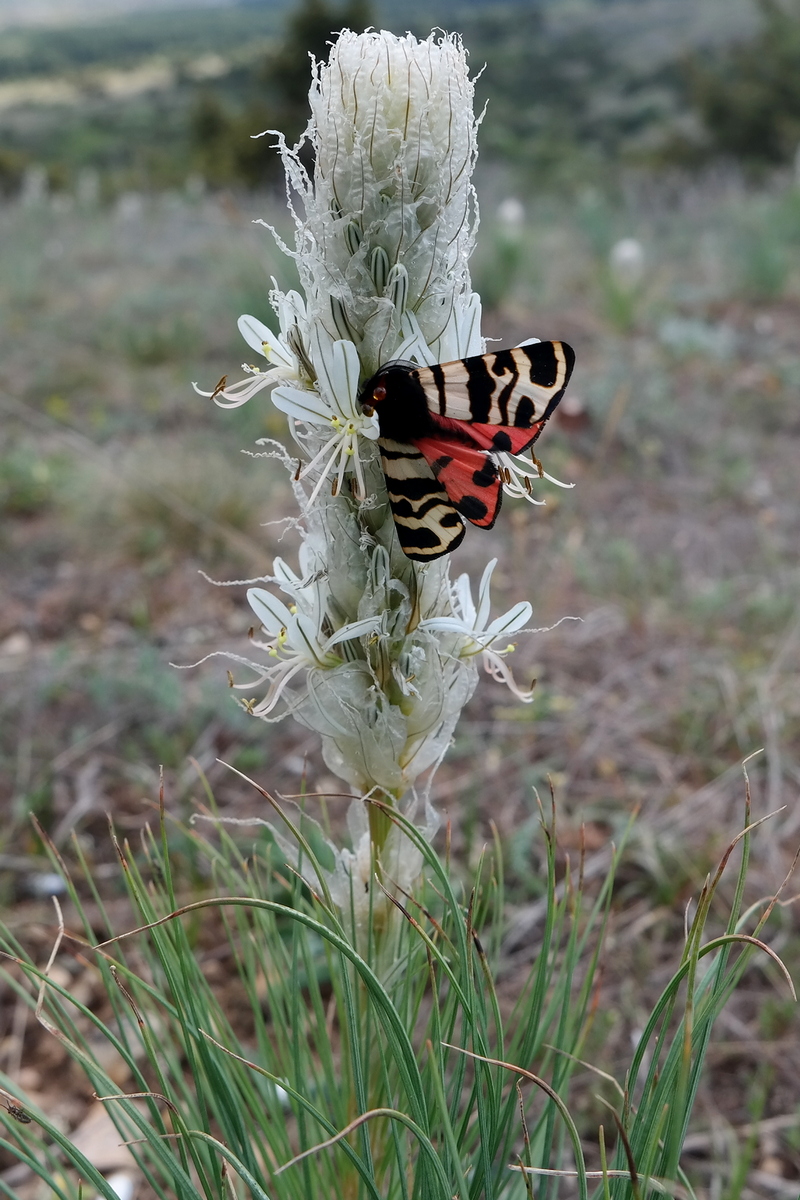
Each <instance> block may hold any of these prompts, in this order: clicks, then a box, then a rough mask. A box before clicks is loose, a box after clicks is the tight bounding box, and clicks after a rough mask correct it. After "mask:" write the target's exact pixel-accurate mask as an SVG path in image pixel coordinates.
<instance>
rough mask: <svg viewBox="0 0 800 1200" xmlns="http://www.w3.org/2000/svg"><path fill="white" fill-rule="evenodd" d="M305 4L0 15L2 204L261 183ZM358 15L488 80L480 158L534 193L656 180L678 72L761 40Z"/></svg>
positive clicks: (729, 6)
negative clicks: (504, 165) (75, 184)
mask: <svg viewBox="0 0 800 1200" xmlns="http://www.w3.org/2000/svg"><path fill="white" fill-rule="evenodd" d="M303 2H306V3H307V2H308V0H239V2H238V3H237V2H235V0H229V2H228V3H220V0H216V3H213V4H212V3H205V2H203V0H183V2H181V0H0V24H2V23H3V22H6V24H7V23H8V22H9V21H10V20H11V18H12V17H13V16H14V15H15V14H16V15H17V17H18V18H20V19H21V18H22V17H24V20H25V24H21V25H17V26H16V27H14V28H11V27H8V25H7V27H6V29H5V30H4V32H3V36H2V38H0V189H4V190H5V191H7V192H8V191H13V190H14V189H15V188H16V187H17V186H18V185H19V181H20V180H21V178H22V174H23V173H24V171H25V169H26V166H28V165H30V164H33V163H42V164H44V165H45V167H46V169H47V171H48V174H49V176H50V179H51V183H52V184H53V185H55V186H71V183H70V181H71V180H72V179H73V178H74V177H75V176H76V174H77V173H79V172H80V171H82V170H85V169H87V168H91V169H93V170H94V169H96V170H99V171H100V172H102V173H103V175H104V178H105V180H106V182H107V185H108V187H109V188H110V189H111V190H112V191H116V190H119V189H120V188H123V189H124V188H129V187H153V186H155V187H159V186H176V185H178V184H180V183H181V182H182V181H183V180H185V178H186V177H187V175H190V174H195V175H196V174H198V173H199V174H201V175H202V176H203V177H205V178H206V179H207V180H209V181H210V182H211V183H212V184H219V183H231V184H234V185H236V184H241V183H243V184H245V185H247V186H251V185H254V184H259V183H262V182H266V181H267V178H268V174H269V170H270V164H271V163H272V162H273V161H274V160H273V159H270V157H269V156H268V155H267V154H266V153H265V152H264V144H263V143H259V144H254V143H253V142H252V140H251V135H252V134H253V133H257V132H260V131H261V130H262V129H265V128H270V127H272V128H275V127H279V128H286V129H288V132H289V133H290V135H296V133H297V132H299V130H300V129H301V128H302V122H303V120H304V117H303V116H302V114H301V115H299V116H298V113H299V108H300V107H302V109H303V112H304V111H305V103H304V100H303V99H302V91H303V89H302V87H300V90H299V92H298V89H297V87H296V86H295V85H296V84H297V77H298V73H299V72H302V73H303V74H304V73H305V70H306V65H305V64H306V52H307V44H305V45H303V46H300V45H299V43H298V40H297V29H296V30H295V34H294V35H293V36H294V39H295V40H294V41H291V39H290V40H289V41H287V40H286V39H287V34H286V29H287V25H286V22H287V19H288V18H289V14H290V13H293V12H296V11H297V5H298V4H300V3H303ZM348 2H349V3H352V2H353V0H318V4H317V9H319V8H320V7H321V8H322V11H323V13H324V12H325V11H326V6H327V11H329V12H331V13H334V14H335V13H342V12H345V11H347V10H346V4H347V3H348ZM364 2H365V3H367V4H368V0H364ZM371 12H372V13H373V14H374V15H373V17H372V20H373V21H374V23H375V24H376V25H380V26H384V27H389V28H391V29H393V30H394V31H395V32H398V33H401V32H403V31H405V30H406V29H411V30H412V31H413V32H415V33H417V34H419V35H424V34H426V33H427V32H429V31H430V29H431V27H432V26H435V27H440V28H448V29H458V30H460V31H461V32H462V33H463V35H464V39H465V43H466V45H467V46H468V48H469V50H470V54H471V62H472V63H473V65H474V67H475V68H476V71H477V70H478V69H479V68H480V67H481V66H483V65H484V64H486V69H485V71H484V72H483V74H482V76H481V79H480V81H479V83H478V93H479V99H480V101H481V103H482V102H483V101H485V100H489V101H490V104H489V109H488V113H487V116H486V120H485V122H484V126H483V130H482V146H483V150H484V154H488V155H490V156H491V155H495V156H497V157H501V158H503V159H505V160H506V161H508V162H509V163H512V164H515V165H516V166H517V167H519V168H520V169H522V170H523V171H527V172H529V173H530V172H533V174H534V175H535V177H536V178H537V181H538V180H539V179H540V178H542V177H543V174H544V175H545V176H546V177H547V178H548V179H551V180H554V181H558V180H559V179H561V180H563V179H565V178H577V177H581V176H584V177H587V176H589V177H592V178H593V179H595V180H596V181H598V182H600V181H601V176H602V175H603V173H604V172H609V171H610V172H611V173H613V171H614V169H615V168H616V165H617V164H619V163H621V162H638V163H643V164H648V165H654V164H655V163H657V162H658V160H659V156H660V155H661V154H662V149H663V147H664V146H665V145H668V144H678V143H679V142H680V139H681V138H682V137H683V138H684V139H685V135H686V130H687V129H689V128H690V127H691V123H692V120H693V117H692V114H691V113H690V112H689V110H688V107H687V93H686V81H685V74H686V73H685V70H684V67H683V63H684V60H685V58H686V56H687V55H689V54H690V53H696V52H697V51H702V52H703V53H705V52H706V51H708V52H709V53H710V54H711V55H712V56H713V54H714V52H715V51H716V50H717V49H718V48H719V47H720V46H724V45H725V44H726V43H728V42H731V41H733V40H735V39H737V38H745V37H747V36H748V35H750V34H751V33H752V31H753V30H754V29H755V28H756V27H757V13H756V9H755V7H754V2H753V0H497V2H495V0H491V2H488V3H487V2H486V0H372V6H371ZM101 15H102V18H103V19H102V20H101V19H99V18H100V17H101ZM341 23H342V22H341V20H338V21H337V19H336V17H335V16H333V17H331V23H330V28H331V29H335V28H338V27H339V24H341ZM322 44H324V35H323V37H322V39H321V41H320V45H322ZM290 76H293V78H294V82H293V83H291V88H290V90H291V91H293V93H294V95H293V99H292V105H293V106H294V107H293V108H291V111H289V109H287V95H288V93H287V94H283V93H282V88H284V87H289V77H290ZM298 96H300V100H298Z"/></svg>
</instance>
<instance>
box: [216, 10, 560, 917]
mask: <svg viewBox="0 0 800 1200" xmlns="http://www.w3.org/2000/svg"><path fill="white" fill-rule="evenodd" d="M309 99H310V105H311V119H310V121H309V124H308V127H307V130H306V133H305V139H306V140H307V142H309V143H310V146H311V150H312V151H313V159H314V169H313V173H310V172H309V171H308V170H307V169H306V167H305V165H304V160H303V158H301V153H300V151H301V145H298V146H295V147H290V146H288V145H287V143H286V141H285V139H284V138H283V136H282V135H281V134H277V135H276V136H277V139H278V141H277V148H278V150H279V153H280V155H281V157H282V160H283V165H284V168H285V172H286V180H287V195H288V201H289V208H290V212H291V214H292V217H293V219H294V225H295V238H294V246H293V247H290V246H287V245H285V244H284V243H283V242H281V241H280V239H278V240H279V244H280V245H281V247H282V249H283V250H284V251H285V252H286V253H287V254H288V255H289V256H290V257H291V258H292V259H293V260H294V262H295V264H296V266H297V270H298V273H299V276H300V280H301V284H302V291H303V295H301V294H300V293H299V292H296V291H290V292H286V293H284V292H281V291H280V290H279V289H278V288H277V287H276V288H275V289H274V290H273V292H272V293H271V301H272V306H273V308H274V310H275V314H276V316H277V318H278V323H279V332H278V333H275V332H273V331H272V330H271V329H270V328H269V327H268V326H267V325H265V324H264V323H263V322H262V321H261V320H260V319H259V318H257V317H253V316H244V317H242V318H241V320H240V323H239V327H240V330H241V332H242V334H243V336H244V338H245V341H246V342H247V344H248V345H249V346H250V348H251V349H252V350H254V351H255V352H256V353H257V354H259V355H261V356H263V358H265V359H266V361H267V365H266V367H259V366H248V367H246V371H247V376H246V378H245V379H243V380H241V381H240V382H238V383H234V384H232V385H227V382H226V381H221V384H220V385H218V387H217V388H216V389H215V391H214V393H213V399H214V401H215V403H217V404H219V405H221V406H223V407H236V406H238V405H240V404H243V403H245V402H247V401H248V400H251V399H252V398H253V397H254V396H256V395H257V394H258V393H259V392H261V391H262V390H264V389H266V388H270V389H271V399H272V402H273V404H275V405H276V407H277V408H278V409H279V410H281V411H282V412H283V413H285V414H286V416H287V418H288V421H289V430H290V433H291V436H292V439H293V441H294V444H295V450H294V452H293V453H289V451H287V450H286V449H285V448H284V447H282V446H280V445H279V444H277V443H274V442H264V443H263V445H264V446H265V447H266V448H265V450H264V453H266V454H269V455H274V456H276V457H278V458H280V459H281V460H282V461H283V462H284V463H285V465H286V466H287V468H288V469H290V470H291V472H292V476H293V481H292V486H293V489H294V494H295V497H296V500H297V502H298V505H299V508H300V511H301V516H302V520H301V522H300V525H299V528H300V533H301V538H302V544H301V547H300V554H299V570H297V571H294V570H293V569H292V568H290V567H289V566H288V565H287V564H286V563H285V562H284V561H283V560H282V559H276V560H275V563H274V566H273V572H272V574H271V575H270V576H267V577H265V578H264V579H262V580H258V581H256V582H257V583H258V584H259V586H256V587H253V588H251V590H250V591H249V593H248V599H249V601H250V605H251V607H252V608H253V611H254V612H255V614H256V616H257V617H258V620H259V622H260V625H261V628H262V630H263V636H262V637H257V638H256V639H254V642H253V646H254V648H255V649H256V650H259V651H260V652H261V653H262V654H263V655H264V658H265V663H266V665H265V663H262V662H258V661H253V660H246V659H241V658H239V659H238V661H240V662H245V661H249V665H251V666H252V668H253V670H254V671H255V672H256V677H255V679H254V680H253V679H248V680H247V682H245V683H235V684H234V686H236V687H239V688H242V689H244V690H246V691H247V692H248V693H252V691H253V688H254V686H256V685H265V686H266V692H265V694H264V696H263V698H262V699H261V700H260V701H259V702H258V703H257V704H256V705H254V706H252V707H251V711H252V713H253V715H255V716H257V717H260V718H261V719H262V720H265V721H275V720H280V719H281V718H282V717H284V716H286V715H287V714H291V715H292V716H294V717H295V718H296V719H297V720H299V721H300V722H302V723H303V724H304V725H306V726H307V727H308V728H310V729H313V730H315V731H316V732H317V733H318V734H319V736H320V738H321V740H322V751H323V756H324V759H325V762H326V764H327V766H328V767H329V768H330V769H331V770H332V771H333V772H334V773H335V774H337V775H338V776H339V777H340V778H342V779H343V780H345V781H346V783H348V784H349V785H350V786H351V787H352V788H353V790H354V793H355V794H356V795H358V796H360V797H375V798H377V799H380V800H382V801H384V802H388V803H389V804H390V805H396V804H398V803H400V802H401V801H403V799H404V798H406V800H405V802H406V803H407V804H410V805H411V807H412V808H415V809H416V811H417V814H418V819H422V820H423V824H424V827H425V829H426V830H427V831H428V833H432V832H433V831H434V830H435V827H436V818H435V814H433V812H432V810H431V809H430V806H429V805H428V803H427V798H426V797H427V790H426V788H424V787H423V788H422V789H421V791H420V786H419V782H418V781H421V778H422V777H426V776H427V781H429V780H430V777H431V775H432V773H433V771H434V770H435V769H436V767H437V766H438V764H439V762H440V761H441V760H442V758H443V756H444V754H445V752H446V750H447V747H448V745H449V743H450V741H451V739H452V736H453V732H454V730H455V726H456V723H457V721H458V717H459V715H460V713H461V710H462V708H463V706H464V704H465V703H466V702H467V700H468V699H469V698H470V696H471V695H472V693H473V691H474V688H475V686H476V682H477V661H478V660H479V659H480V660H482V662H483V664H484V667H485V668H486V670H487V671H488V673H489V674H490V675H491V676H493V677H494V678H495V679H498V680H501V681H502V682H504V683H506V684H507V685H508V686H509V687H510V688H511V690H512V691H513V692H514V694H515V695H516V696H517V697H518V698H519V699H521V700H523V701H528V700H530V698H531V693H530V691H528V690H525V689H524V688H520V687H519V686H517V684H516V683H515V682H514V679H513V676H512V675H511V673H510V671H509V669H508V666H507V664H506V662H505V659H506V657H507V656H508V654H510V653H511V651H512V650H513V648H514V646H513V643H512V642H509V641H508V637H509V635H511V634H513V633H516V632H518V631H520V630H521V629H522V628H523V627H524V626H525V625H526V624H527V622H528V620H529V618H530V614H531V609H530V605H529V604H527V602H524V603H519V604H516V605H514V606H513V607H512V608H511V609H510V610H509V611H508V612H507V613H505V614H503V615H502V616H500V617H496V618H494V619H491V618H490V598H489V585H490V581H491V576H492V572H493V570H494V566H495V562H494V561H493V562H492V563H490V564H489V566H488V567H487V569H486V571H485V572H484V575H483V579H482V580H481V584H480V587H479V596H478V602H477V604H476V603H475V602H473V599H472V594H471V589H470V585H469V580H468V578H467V577H466V576H462V577H461V578H460V579H459V580H457V581H456V582H455V583H452V582H451V580H450V577H449V567H448V560H447V558H446V557H445V558H444V559H436V560H435V561H432V562H429V563H426V564H421V563H418V562H415V561H412V560H411V559H409V558H407V557H406V555H405V554H404V553H403V551H402V549H401V548H400V545H399V543H398V540H397V536H396V532H395V527H394V522H393V518H392V514H391V510H390V507H389V503H388V494H387V489H386V484H385V480H384V477H383V472H382V469H381V464H380V456H379V453H378V447H377V438H378V434H379V429H378V423H377V417H376V415H375V414H374V412H372V410H371V409H369V408H366V407H362V405H361V404H360V403H359V394H360V389H361V386H362V384H363V381H364V380H365V379H368V378H370V377H371V376H373V375H374V374H375V373H376V371H378V369H379V368H380V367H381V366H383V365H384V364H385V363H386V362H388V361H392V360H404V361H408V362H411V363H419V364H423V365H428V366H430V365H433V364H435V363H438V362H447V361H453V360H455V359H458V358H463V357H468V356H471V355H478V354H481V353H483V352H484V350H485V346H484V342H483V340H482V338H481V332H480V312H481V309H480V299H479V297H478V296H477V295H476V294H475V293H474V292H473V291H472V288H471V283H470V275H469V257H470V254H471V252H472V249H473V245H474V237H475V229H476V227H477V206H476V203H475V195H474V189H473V186H472V182H471V175H472V170H473V167H474V165H475V159H476V155H477V129H478V124H479V121H478V119H476V118H475V116H474V114H473V84H472V81H471V80H470V78H469V72H468V69H467V61H466V54H465V51H464V49H463V47H462V45H461V42H460V39H459V38H458V37H456V36H452V35H433V34H432V35H431V36H430V37H429V38H427V39H425V40H423V41H418V40H417V39H416V38H414V37H413V36H411V35H410V34H409V35H406V36H405V37H395V36H394V35H393V34H390V33H386V32H380V33H377V32H374V33H365V34H361V35H356V34H354V33H351V32H350V31H347V30H345V31H344V32H343V33H342V34H341V35H340V37H339V39H338V41H337V42H336V43H335V45H334V46H333V48H332V50H331V54H330V58H329V61H328V62H327V63H315V64H314V67H313V77H312V84H311V91H310V96H309ZM274 232H275V231H274V230H273V233H274ZM275 236H276V238H277V236H278V235H277V234H275ZM508 457H509V462H508V463H507V464H503V478H504V480H505V481H506V490H508V491H510V492H511V493H512V494H518V495H519V494H522V495H525V496H526V498H528V499H531V500H533V487H532V485H531V481H530V475H531V464H530V463H528V465H527V470H526V468H524V467H522V468H520V466H519V464H516V463H514V462H513V461H512V460H511V458H510V456H508ZM534 475H535V477H536V480H537V481H538V479H539V477H540V475H541V471H540V470H539V471H537V470H536V469H534ZM262 585H267V586H262ZM275 589H277V590H278V591H279V592H281V593H283V597H284V598H283V599H281V598H279V597H278V595H276V590H275ZM361 807H362V811H363V805H362V806H361ZM409 811H410V810H409ZM357 824H358V829H356V828H355V827H354V828H353V829H351V833H352V835H353V846H354V850H353V851H352V852H347V851H342V852H339V851H337V852H336V853H337V855H338V856H339V857H338V858H337V866H336V868H335V869H334V870H333V871H332V872H331V877H330V879H328V880H327V882H328V884H329V885H330V886H332V887H333V888H334V890H335V887H336V886H338V885H337V878H338V875H337V873H338V872H339V868H340V867H343V879H339V882H340V883H341V882H343V881H344V882H346V880H347V879H348V878H349V879H350V880H351V881H352V873H353V870H354V869H355V867H354V863H355V862H356V860H357V859H358V855H359V845H360V839H362V838H363V837H365V836H367V837H368V840H369V842H370V843H371V846H372V852H373V856H374V857H375V860H376V862H377V860H378V859H380V860H382V861H383V866H384V868H385V870H386V874H387V877H391V878H393V879H394V880H395V881H396V882H398V883H400V884H401V886H404V882H403V881H404V879H405V882H406V883H409V882H411V879H412V877H413V872H414V871H417V870H418V869H419V858H418V855H417V854H416V852H413V853H411V851H410V850H408V844H407V841H406V853H407V859H408V862H407V863H406V865H405V867H404V865H403V862H402V861H401V858H402V856H400V858H398V854H397V847H396V846H394V845H393V842H394V841H397V842H398V844H399V841H400V837H401V835H400V833H399V831H398V830H397V829H396V828H395V827H394V826H393V823H392V822H391V820H390V819H389V817H388V815H387V814H386V813H385V812H384V811H383V810H381V809H379V808H377V807H376V806H374V805H369V806H368V818H367V821H366V823H364V822H363V821H361V822H358V823H357ZM342 855H345V858H342ZM354 855H355V858H354V857H353V856H354ZM348 856H349V857H348ZM412 859H413V862H412ZM390 862H391V867H392V869H391V870H390V869H389V864H390ZM409 873H411V874H409ZM367 890H368V889H367ZM373 900H374V898H373ZM342 902H343V903H346V904H347V905H349V904H351V903H357V904H358V903H362V904H363V903H364V901H363V900H361V899H359V898H358V897H356V895H355V891H353V892H352V893H350V894H348V895H347V896H342Z"/></svg>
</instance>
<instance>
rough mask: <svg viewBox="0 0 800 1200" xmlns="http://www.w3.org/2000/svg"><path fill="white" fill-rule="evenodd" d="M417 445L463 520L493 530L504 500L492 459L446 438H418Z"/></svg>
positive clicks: (463, 444)
mask: <svg viewBox="0 0 800 1200" xmlns="http://www.w3.org/2000/svg"><path fill="white" fill-rule="evenodd" d="M472 428H474V427H473V426H470V430H472ZM526 432H528V433H530V431H529V430H527V431H526ZM414 445H415V446H416V447H417V449H418V450H419V451H420V452H421V453H422V455H423V456H424V458H425V459H426V461H427V462H428V465H429V466H430V468H431V470H432V471H433V473H434V475H435V476H436V479H437V481H438V482H439V484H440V485H441V486H442V487H443V488H444V490H445V491H446V492H447V495H448V496H449V498H450V499H451V500H452V502H453V507H454V508H455V509H456V510H457V511H458V512H459V513H460V514H461V516H462V517H465V518H466V519H467V520H468V521H471V522H472V524H473V525H479V526H480V527H481V528H482V529H491V527H492V525H494V523H495V521H496V519H497V514H498V513H499V511H500V502H501V501H502V498H503V486H502V480H501V478H500V473H499V471H498V468H497V463H496V462H495V461H494V459H493V458H492V457H491V455H490V454H489V453H488V452H487V451H486V450H483V449H481V448H479V447H478V446H470V445H469V444H468V443H467V442H463V441H460V440H457V439H456V438H448V437H445V436H443V437H441V438H433V437H422V438H417V439H416V440H415V442H414Z"/></svg>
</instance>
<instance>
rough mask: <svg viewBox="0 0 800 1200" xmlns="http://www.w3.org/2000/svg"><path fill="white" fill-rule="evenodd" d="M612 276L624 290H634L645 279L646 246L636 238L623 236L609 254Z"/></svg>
mask: <svg viewBox="0 0 800 1200" xmlns="http://www.w3.org/2000/svg"><path fill="white" fill-rule="evenodd" d="M608 266H609V270H610V271H611V278H612V279H613V280H614V283H616V285H617V287H620V288H622V289H623V291H634V290H635V289H636V288H637V287H638V286H639V284H640V283H641V282H642V280H643V279H644V247H643V246H642V243H641V242H639V241H637V240H636V238H630V237H628V238H621V239H620V241H618V242H615V243H614V245H613V246H612V247H611V250H610V251H609V255H608Z"/></svg>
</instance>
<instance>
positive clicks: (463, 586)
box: [421, 558, 533, 704]
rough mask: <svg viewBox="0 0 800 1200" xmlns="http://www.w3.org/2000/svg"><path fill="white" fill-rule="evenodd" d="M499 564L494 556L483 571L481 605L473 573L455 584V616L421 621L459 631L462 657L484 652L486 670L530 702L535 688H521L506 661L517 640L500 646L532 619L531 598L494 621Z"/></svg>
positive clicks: (429, 626) (432, 627) (437, 629)
mask: <svg viewBox="0 0 800 1200" xmlns="http://www.w3.org/2000/svg"><path fill="white" fill-rule="evenodd" d="M496 566H497V559H496V558H493V559H492V560H491V562H489V563H488V564H487V566H486V569H485V570H484V572H483V576H482V578H481V582H480V585H479V587H478V603H477V605H476V604H475V602H474V601H473V599H472V587H471V584H470V579H469V575H467V574H464V575H459V577H458V579H457V580H456V581H455V583H454V584H451V597H452V606H453V613H454V615H453V616H452V617H431V618H427V619H426V620H423V621H422V622H421V624H422V626H423V627H424V628H425V629H428V630H430V631H431V632H449V633H456V634H459V635H460V637H461V639H462V640H461V644H460V646H459V650H458V654H459V657H461V658H473V657H475V656H476V655H480V656H481V659H482V661H483V665H484V668H485V670H486V671H487V672H488V673H489V674H490V675H491V676H492V678H493V679H496V680H497V681H498V682H499V683H505V684H506V685H507V686H508V687H509V688H510V689H511V691H512V692H513V693H514V695H515V696H517V697H518V698H519V699H520V700H522V701H524V702H525V703H526V704H527V703H529V702H530V701H531V700H532V699H533V689H532V688H531V689H527V690H521V689H520V688H519V687H518V686H517V684H516V682H515V681H514V676H513V675H512V674H511V671H510V670H509V668H508V667H507V666H506V664H505V663H504V662H503V659H504V658H505V656H506V655H507V654H511V653H513V651H514V650H515V649H516V646H515V645H514V643H513V642H508V643H507V644H506V645H505V646H498V645H497V642H498V641H500V640H504V639H505V638H507V637H509V636H510V635H511V634H513V633H517V632H519V631H520V630H521V629H523V627H524V626H525V625H527V623H528V621H529V620H530V619H531V615H532V612H533V609H532V608H531V606H530V604H529V603H528V601H527V600H522V601H519V602H518V603H517V604H515V605H513V606H512V607H511V608H510V609H509V610H508V612H505V613H503V614H502V616H500V617H495V619H494V620H493V621H490V620H489V614H490V612H491V603H492V602H491V596H490V594H489V593H490V586H491V580H492V575H493V573H494V569H495V567H496Z"/></svg>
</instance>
